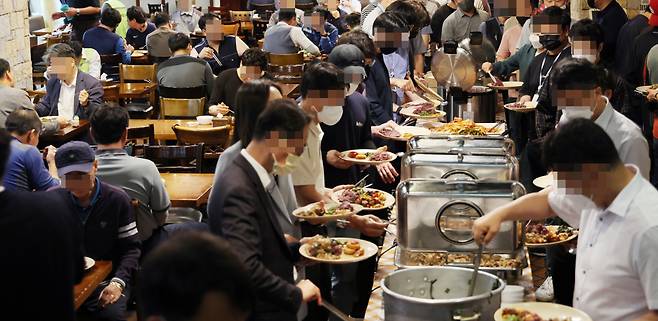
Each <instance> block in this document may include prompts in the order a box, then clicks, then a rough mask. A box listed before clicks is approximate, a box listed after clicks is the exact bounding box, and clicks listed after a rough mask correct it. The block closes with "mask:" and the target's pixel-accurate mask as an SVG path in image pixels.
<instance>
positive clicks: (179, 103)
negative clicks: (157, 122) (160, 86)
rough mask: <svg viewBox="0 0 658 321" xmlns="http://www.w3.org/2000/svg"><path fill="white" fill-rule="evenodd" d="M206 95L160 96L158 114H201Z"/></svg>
mask: <svg viewBox="0 0 658 321" xmlns="http://www.w3.org/2000/svg"><path fill="white" fill-rule="evenodd" d="M205 105H206V97H202V98H191V99H187V98H182V99H181V98H165V97H160V115H161V116H162V117H164V118H195V117H196V116H199V115H203V110H204V107H205Z"/></svg>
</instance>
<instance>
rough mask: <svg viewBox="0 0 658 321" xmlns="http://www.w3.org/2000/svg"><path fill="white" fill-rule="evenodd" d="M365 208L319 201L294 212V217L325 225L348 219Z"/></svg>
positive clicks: (347, 203)
mask: <svg viewBox="0 0 658 321" xmlns="http://www.w3.org/2000/svg"><path fill="white" fill-rule="evenodd" d="M361 210H363V206H361V205H358V204H350V203H349V202H341V203H334V202H329V203H326V202H324V201H319V202H315V203H311V204H308V205H306V206H303V207H300V208H298V209H296V210H294V211H292V215H293V216H295V217H297V218H299V219H302V220H305V221H308V222H310V223H312V224H324V223H327V222H331V221H336V220H339V219H346V218H348V217H350V216H352V215H354V214H356V213H359V212H361Z"/></svg>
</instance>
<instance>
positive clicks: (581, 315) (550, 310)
mask: <svg viewBox="0 0 658 321" xmlns="http://www.w3.org/2000/svg"><path fill="white" fill-rule="evenodd" d="M505 308H516V309H524V310H528V311H531V312H534V313H536V314H538V315H539V316H540V317H542V318H543V319H546V320H548V319H550V318H558V319H560V318H562V319H568V318H571V319H570V320H571V321H592V318H590V317H589V316H588V315H587V314H586V313H585V312H583V311H580V310H578V309H574V308H572V307H568V306H566V305H561V304H555V303H546V302H522V303H511V304H505V307H504V308H500V309H498V310H497V311H496V313H495V314H494V320H495V321H505V320H504V319H503V309H505Z"/></svg>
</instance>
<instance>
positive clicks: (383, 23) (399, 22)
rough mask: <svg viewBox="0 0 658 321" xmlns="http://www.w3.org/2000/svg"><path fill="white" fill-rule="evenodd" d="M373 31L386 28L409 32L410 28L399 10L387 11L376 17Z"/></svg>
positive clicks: (385, 29)
mask: <svg viewBox="0 0 658 321" xmlns="http://www.w3.org/2000/svg"><path fill="white" fill-rule="evenodd" d="M372 29H373V33H376V32H377V30H378V29H379V30H384V32H409V30H410V28H409V25H408V24H407V22H406V21H405V20H404V18H402V16H401V15H400V14H399V13H397V12H391V11H386V12H384V13H382V14H380V15H379V17H377V19H375V22H374V23H373V24H372Z"/></svg>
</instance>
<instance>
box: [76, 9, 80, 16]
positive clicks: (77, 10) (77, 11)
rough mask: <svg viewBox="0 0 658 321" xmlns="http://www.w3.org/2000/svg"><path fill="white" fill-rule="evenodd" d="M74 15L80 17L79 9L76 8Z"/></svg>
mask: <svg viewBox="0 0 658 321" xmlns="http://www.w3.org/2000/svg"><path fill="white" fill-rule="evenodd" d="M75 15H76V16H79V15H80V9H79V8H76V9H75Z"/></svg>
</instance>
